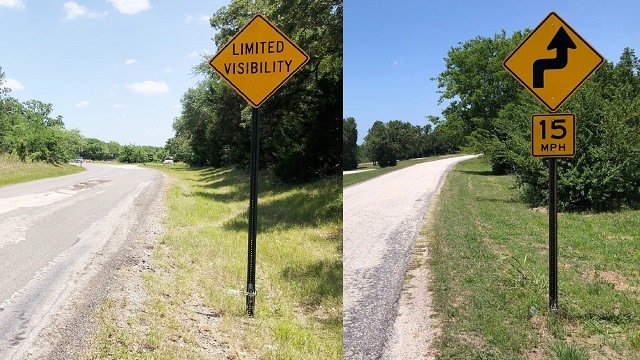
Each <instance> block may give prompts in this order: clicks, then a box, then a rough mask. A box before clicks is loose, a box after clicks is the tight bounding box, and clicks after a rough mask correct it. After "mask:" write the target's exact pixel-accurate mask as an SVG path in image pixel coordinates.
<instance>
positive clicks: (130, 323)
mask: <svg viewBox="0 0 640 360" xmlns="http://www.w3.org/2000/svg"><path fill="white" fill-rule="evenodd" d="M162 169H163V171H166V173H167V174H169V175H170V176H171V177H172V178H173V179H174V183H173V185H172V186H171V189H170V190H169V192H168V195H167V199H166V202H167V205H168V209H169V215H168V218H167V220H166V230H167V234H166V235H165V236H163V237H162V239H161V240H160V244H159V245H158V246H157V247H156V248H155V249H154V260H153V263H152V268H153V269H154V271H152V272H148V273H147V275H145V288H146V291H147V292H148V294H149V299H148V300H147V301H146V303H145V305H144V306H143V308H142V309H138V310H131V309H128V310H127V312H128V313H129V314H128V315H127V319H126V325H122V328H121V327H115V326H112V325H111V324H114V323H117V321H116V319H115V318H117V317H118V315H117V313H118V312H116V311H115V310H114V307H115V308H117V307H118V306H119V305H118V302H117V301H116V303H115V304H106V305H105V306H103V309H102V310H101V311H100V312H99V314H98V316H99V318H100V319H102V320H101V321H100V322H101V324H102V325H101V329H102V330H101V331H100V332H98V333H97V335H96V339H97V344H96V345H95V346H94V347H93V348H92V349H91V350H90V351H89V352H87V353H86V354H85V356H86V357H87V358H93V357H100V358H103V357H104V358H113V357H117V358H126V359H135V358H159V359H163V358H167V359H170V358H185V359H205V358H212V357H213V358H230V359H342V186H341V185H342V184H341V182H340V180H341V179H340V178H339V177H334V178H330V179H325V180H321V181H318V182H315V183H312V184H307V185H298V186H290V185H283V184H281V183H278V182H277V181H275V180H273V179H270V178H266V177H261V178H260V185H259V200H258V237H257V268H256V283H257V298H256V309H255V317H254V318H249V317H247V316H246V315H245V294H244V290H245V283H246V272H247V269H246V267H247V227H248V222H247V212H248V211H247V209H248V202H249V188H248V182H249V178H248V176H247V174H246V173H243V172H241V171H238V170H236V169H232V168H224V169H200V170H191V169H188V168H186V167H181V166H179V165H176V166H169V167H164V168H162ZM125 309H126V306H125Z"/></svg>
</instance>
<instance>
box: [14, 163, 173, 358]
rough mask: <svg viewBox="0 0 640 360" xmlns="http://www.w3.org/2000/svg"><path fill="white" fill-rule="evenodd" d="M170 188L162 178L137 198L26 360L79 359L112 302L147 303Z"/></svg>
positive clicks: (30, 349)
mask: <svg viewBox="0 0 640 360" xmlns="http://www.w3.org/2000/svg"><path fill="white" fill-rule="evenodd" d="M169 184H170V180H169V178H168V177H167V176H166V175H162V181H157V182H155V183H154V184H153V185H151V186H149V187H148V188H147V189H146V190H145V191H144V192H143V193H141V194H140V195H139V196H138V197H137V198H136V199H135V201H134V205H133V209H132V210H131V211H130V212H128V213H127V215H126V216H123V217H121V218H120V223H119V224H118V226H117V227H114V232H113V235H112V236H111V238H110V239H109V241H108V242H107V245H106V246H105V247H104V248H103V250H102V252H101V253H99V254H97V255H96V256H95V257H94V259H93V261H92V262H91V263H90V264H89V265H88V266H87V267H86V268H84V269H83V273H82V274H81V276H79V277H78V278H79V279H80V280H79V281H78V283H77V284H75V287H76V289H77V290H76V291H74V293H73V294H72V295H71V296H69V298H68V299H67V300H66V301H65V303H64V304H63V305H62V307H61V309H60V311H58V312H57V313H56V314H55V315H53V316H52V317H51V319H50V322H49V323H48V324H46V325H45V326H44V327H43V328H42V330H41V332H40V333H39V334H38V335H37V336H36V337H35V339H34V341H33V343H32V345H31V346H30V347H29V348H28V349H29V350H27V351H26V352H25V353H24V354H23V358H24V359H52V360H58V359H59V360H63V359H65V360H66V359H77V358H78V357H79V356H80V354H81V353H82V352H83V350H84V349H86V348H87V347H88V346H90V344H91V338H92V334H93V331H94V328H95V326H96V319H94V313H95V312H96V311H97V309H99V307H100V306H102V305H103V303H104V301H105V300H106V299H107V298H109V297H125V298H126V299H127V301H129V306H130V307H132V306H133V307H135V306H136V304H138V305H139V304H142V303H143V301H144V298H145V292H144V289H143V285H142V276H141V275H142V273H143V272H144V271H146V270H148V269H149V263H150V260H151V254H152V250H153V248H154V246H155V245H156V243H157V241H158V239H159V238H160V236H161V235H162V234H163V227H162V221H163V219H164V217H165V216H166V208H165V205H164V195H163V194H164V193H165V191H166V190H167V189H168V187H169Z"/></svg>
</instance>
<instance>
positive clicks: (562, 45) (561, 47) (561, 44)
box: [533, 26, 576, 88]
mask: <svg viewBox="0 0 640 360" xmlns="http://www.w3.org/2000/svg"><path fill="white" fill-rule="evenodd" d="M575 48H576V44H574V42H573V40H571V37H570V36H569V34H567V32H566V31H565V30H564V28H563V27H562V26H561V27H560V30H558V32H557V33H556V35H555V36H554V37H553V39H551V42H550V43H549V46H547V50H551V49H556V57H555V58H553V59H538V60H536V61H534V62H533V87H534V88H543V87H544V71H545V70H559V69H564V67H565V66H567V62H568V53H569V49H575Z"/></svg>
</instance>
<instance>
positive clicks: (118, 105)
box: [113, 104, 124, 109]
mask: <svg viewBox="0 0 640 360" xmlns="http://www.w3.org/2000/svg"><path fill="white" fill-rule="evenodd" d="M113 107H114V108H116V109H121V108H123V107H124V104H113Z"/></svg>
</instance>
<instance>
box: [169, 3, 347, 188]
mask: <svg viewBox="0 0 640 360" xmlns="http://www.w3.org/2000/svg"><path fill="white" fill-rule="evenodd" d="M257 13H261V14H263V15H265V16H266V17H267V18H269V19H271V20H272V21H274V23H275V24H276V26H278V28H280V29H281V30H282V31H283V32H284V33H285V34H287V36H289V37H290V38H291V39H292V40H293V41H294V42H296V44H298V45H299V46H300V48H302V49H304V50H305V52H307V54H308V55H309V56H310V61H309V63H307V64H306V65H305V66H304V67H303V68H302V69H301V70H300V71H299V72H298V73H297V74H296V75H295V76H293V77H292V78H291V79H289V80H288V82H287V83H286V84H285V85H284V86H282V87H281V88H280V89H279V90H278V91H277V92H276V93H275V94H274V95H273V96H271V97H270V98H269V100H267V101H266V102H265V103H264V105H263V106H262V107H261V108H260V120H261V123H260V138H261V144H260V166H261V168H266V169H269V170H270V171H271V172H272V173H274V174H275V175H276V176H277V177H279V178H280V179H282V180H284V181H287V182H305V181H309V180H313V179H316V178H319V177H323V176H328V175H333V174H338V173H339V172H340V170H341V168H342V166H341V163H342V157H341V154H340V149H341V146H340V143H339V141H340V140H339V137H338V135H339V134H340V130H341V127H342V124H341V122H340V120H341V118H342V1H341V0H317V1H309V0H287V1H280V2H273V1H267V0H258V1H232V2H231V3H230V4H229V5H227V6H224V7H222V8H221V9H220V10H218V11H217V12H216V13H215V14H214V15H213V17H212V19H211V26H212V27H213V28H214V29H215V30H216V31H217V33H216V35H215V38H214V41H215V43H216V45H217V46H218V48H220V47H221V46H222V45H224V44H225V43H226V42H227V41H228V40H229V39H230V38H231V37H232V36H233V35H234V34H235V33H236V32H237V31H238V30H240V28H241V27H242V26H244V25H245V23H246V22H247V21H248V20H249V19H250V17H251V16H252V15H253V14H257ZM203 60H205V61H203V63H202V64H201V65H200V66H199V67H198V68H197V69H196V70H195V71H196V73H199V74H201V75H204V78H205V79H204V80H202V81H201V82H200V83H199V84H198V85H197V86H196V87H194V88H191V89H189V90H188V91H187V92H186V93H185V94H184V96H183V97H182V112H181V114H180V116H179V117H177V118H176V119H175V121H174V124H173V128H174V130H175V136H174V137H173V138H172V139H170V140H169V141H168V142H167V144H166V148H167V149H168V150H169V151H170V153H171V154H172V155H173V156H175V158H176V159H177V160H181V161H185V162H187V163H190V164H194V165H198V166H214V167H220V166H227V165H234V166H237V167H240V168H247V167H248V165H249V155H250V119H251V110H252V109H251V107H250V106H249V105H248V104H247V103H246V101H245V100H244V99H243V98H242V97H240V96H239V95H238V94H237V93H236V92H235V91H234V90H233V89H232V88H231V87H230V86H229V85H228V84H227V83H226V82H225V81H223V80H222V79H221V78H220V77H219V76H218V75H217V74H215V73H214V72H213V71H212V70H211V69H209V66H208V64H207V61H206V60H208V59H203Z"/></svg>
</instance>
